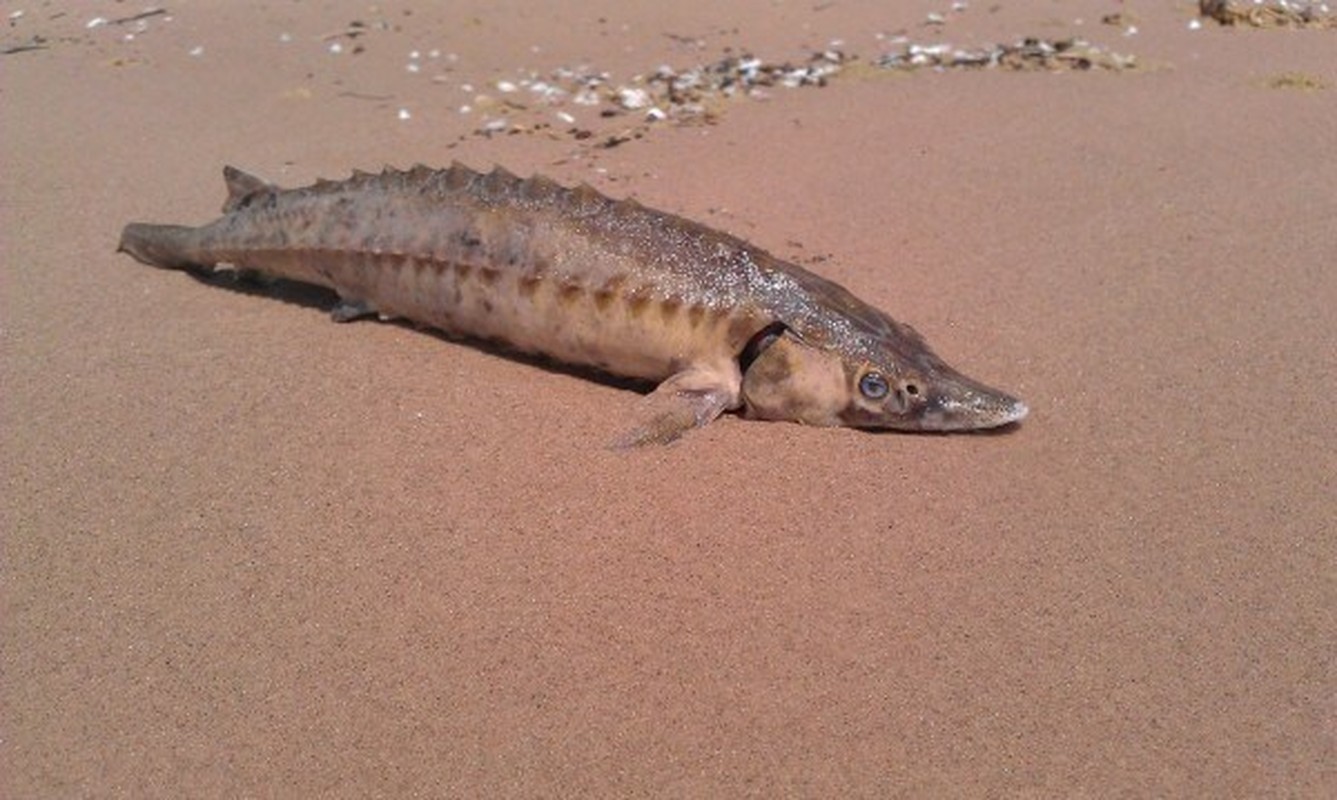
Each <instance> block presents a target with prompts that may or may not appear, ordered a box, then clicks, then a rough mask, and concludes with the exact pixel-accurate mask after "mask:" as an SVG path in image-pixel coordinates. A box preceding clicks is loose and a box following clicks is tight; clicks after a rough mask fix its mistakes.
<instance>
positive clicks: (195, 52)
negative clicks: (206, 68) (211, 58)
mask: <svg viewBox="0 0 1337 800" xmlns="http://www.w3.org/2000/svg"><path fill="white" fill-rule="evenodd" d="M190 54H191V55H192V56H195V57H196V58H198V57H200V56H202V55H204V45H201V44H197V45H195V46H194V47H192V48H190Z"/></svg>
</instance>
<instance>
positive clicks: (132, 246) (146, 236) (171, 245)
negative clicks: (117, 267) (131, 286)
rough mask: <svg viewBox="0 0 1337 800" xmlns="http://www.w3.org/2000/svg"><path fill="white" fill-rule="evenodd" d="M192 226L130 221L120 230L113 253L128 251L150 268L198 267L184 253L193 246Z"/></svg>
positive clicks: (194, 230) (193, 229) (193, 232)
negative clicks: (115, 251) (119, 242)
mask: <svg viewBox="0 0 1337 800" xmlns="http://www.w3.org/2000/svg"><path fill="white" fill-rule="evenodd" d="M195 236H196V229H195V228H188V227H186V226H184V225H147V224H145V223H142V222H132V223H130V224H129V225H126V226H125V229H124V230H122V231H121V244H120V245H119V246H118V247H117V248H116V250H117V252H120V253H129V254H130V255H132V256H134V257H135V258H137V259H139V260H140V261H142V262H144V263H145V264H148V265H149V266H153V267H163V268H165V269H202V268H203V265H201V264H199V263H197V262H196V261H194V260H192V259H191V258H190V257H189V256H187V253H189V252H190V251H191V250H192V249H194V248H193V245H194V239H195Z"/></svg>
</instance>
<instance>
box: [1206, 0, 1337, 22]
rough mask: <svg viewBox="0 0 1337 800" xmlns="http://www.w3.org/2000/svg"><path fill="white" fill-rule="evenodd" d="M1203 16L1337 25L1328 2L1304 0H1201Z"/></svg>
mask: <svg viewBox="0 0 1337 800" xmlns="http://www.w3.org/2000/svg"><path fill="white" fill-rule="evenodd" d="M1198 9H1199V11H1200V12H1201V13H1202V16H1204V17H1208V18H1210V19H1214V20H1216V21H1217V22H1219V23H1221V24H1222V25H1229V26H1237V25H1248V26H1251V27H1254V28H1337V10H1335V9H1334V8H1333V6H1332V5H1330V4H1329V3H1326V2H1324V3H1313V2H1305V0H1200V2H1199V3H1198Z"/></svg>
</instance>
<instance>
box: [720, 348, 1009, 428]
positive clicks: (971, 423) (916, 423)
mask: <svg viewBox="0 0 1337 800" xmlns="http://www.w3.org/2000/svg"><path fill="white" fill-rule="evenodd" d="M904 330H905V332H906V335H905V336H904V337H901V338H898V339H895V340H889V341H887V342H886V343H885V344H883V345H882V346H871V347H861V348H859V349H858V350H857V352H856V354H850V353H848V352H845V351H844V350H843V349H842V348H839V347H833V346H821V345H817V344H813V343H810V342H807V341H805V340H804V339H803V338H802V337H800V336H798V335H797V334H796V333H794V332H793V331H791V330H789V329H784V330H783V331H780V332H778V333H775V334H773V335H772V336H771V337H770V339H769V341H762V345H764V346H763V347H760V348H758V352H757V353H756V354H755V356H754V357H752V358H751V360H750V363H748V364H747V366H746V370H745V371H744V373H743V385H742V398H743V404H744V408H745V413H746V415H747V416H749V417H753V418H756V419H776V420H791V421H794V422H802V423H805V424H809V425H823V426H847V427H852V428H875V429H887V430H901V431H966V430H980V429H984V428H996V427H999V426H1001V425H1007V424H1009V423H1012V422H1017V421H1018V420H1020V419H1022V418H1023V417H1025V416H1026V414H1027V411H1028V409H1027V407H1026V404H1025V403H1023V402H1022V401H1020V400H1018V399H1017V398H1015V397H1013V396H1011V395H1009V394H1007V393H1006V392H1002V391H999V390H997V389H993V388H990V387H988V386H985V385H984V384H982V383H979V382H978V381H975V380H972V379H970V378H967V377H966V376H964V375H962V374H961V373H959V372H957V371H956V370H954V369H952V368H951V367H950V366H948V365H947V364H946V363H944V362H943V361H942V360H941V359H940V358H938V357H937V356H936V355H934V354H933V352H932V351H931V350H929V349H928V348H927V346H926V345H924V344H923V341H922V340H921V339H919V338H918V335H917V334H914V332H913V331H912V330H910V329H909V328H908V327H905V328H904Z"/></svg>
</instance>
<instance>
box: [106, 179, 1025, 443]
mask: <svg viewBox="0 0 1337 800" xmlns="http://www.w3.org/2000/svg"><path fill="white" fill-rule="evenodd" d="M223 177H224V180H225V181H226V184H227V190H228V197H227V201H226V203H225V204H224V206H223V216H222V217H221V218H219V219H217V220H216V221H214V222H211V223H209V224H207V225H203V226H200V227H186V226H180V225H150V224H144V223H132V224H130V225H127V226H126V227H125V229H124V231H123V233H122V234H121V241H120V247H119V250H120V251H122V252H125V253H128V254H130V255H131V256H133V257H134V258H136V259H138V260H139V261H142V262H144V263H146V264H150V265H153V266H157V267H164V268H170V269H184V270H195V271H204V272H212V271H213V270H214V269H216V268H218V266H219V265H220V264H227V265H231V266H232V267H233V268H234V269H236V270H238V271H239V272H247V273H258V274H260V275H264V276H269V277H277V278H285V279H289V280H293V281H300V282H305V283H311V284H316V285H319V286H323V287H327V288H329V289H332V290H333V291H334V292H335V293H337V294H338V296H339V298H340V300H339V303H338V304H337V305H336V306H335V308H334V309H333V311H332V316H333V318H334V319H335V320H336V321H341V322H346V321H350V320H353V319H356V318H358V317H362V316H365V315H379V316H380V317H381V318H383V319H386V318H404V319H407V320H409V321H411V322H414V323H417V324H420V325H425V326H430V327H432V328H437V329H439V330H441V331H443V332H445V333H447V334H452V335H457V336H466V337H476V338H479V339H487V340H495V341H498V342H501V343H503V344H505V345H509V346H510V347H512V348H515V349H516V350H519V351H522V352H527V353H536V354H541V355H544V356H547V357H550V358H553V359H556V360H558V361H563V362H568V363H570V364H575V365H583V366H587V367H593V368H596V369H599V370H603V371H605V372H608V373H611V374H613V375H618V376H624V377H629V378H638V379H645V380H649V381H655V382H658V386H657V388H655V389H654V391H652V392H651V393H650V394H649V395H647V396H646V398H645V399H644V400H643V403H644V406H645V407H644V408H643V409H642V414H641V416H640V417H639V418H638V424H637V425H636V427H635V428H633V429H632V430H631V431H630V432H629V433H627V434H625V435H624V436H623V437H622V438H621V439H620V440H619V442H618V444H620V445H624V446H633V445H640V444H647V443H667V442H671V441H673V440H675V439H677V438H678V437H680V436H681V435H683V434H684V433H686V432H687V431H690V430H692V429H693V428H696V427H700V426H703V425H706V424H707V423H709V422H710V421H712V420H714V419H715V418H717V417H718V416H720V415H721V414H722V413H724V412H726V411H738V410H741V411H742V413H743V415H744V416H746V417H749V418H754V419H768V420H791V421H794V422H800V423H806V424H809V425H820V426H838V425H843V426H850V427H857V428H871V429H895V430H903V431H953V430H973V429H982V428H993V427H997V426H1002V425H1007V424H1009V423H1014V422H1016V421H1018V420H1020V419H1022V418H1023V417H1025V416H1026V413H1027V407H1026V404H1025V403H1023V402H1021V401H1020V400H1018V399H1017V398H1015V397H1012V396H1011V395H1009V394H1007V393H1005V392H1002V391H999V390H997V389H992V388H990V387H988V386H986V385H984V384H982V383H979V382H978V381H974V380H971V379H970V378H967V377H965V376H964V375H962V374H961V373H959V372H957V371H956V370H954V369H953V368H951V367H949V366H948V365H947V364H946V363H945V362H944V361H943V360H942V359H940V358H939V357H938V356H937V355H935V354H934V353H933V351H932V350H930V349H929V347H928V345H927V344H925V342H924V339H923V338H922V337H921V336H920V335H919V334H918V333H917V332H916V331H915V330H914V329H913V328H911V327H910V326H909V325H906V324H904V323H901V322H897V321H896V320H893V319H892V318H891V317H890V316H888V315H887V314H885V313H883V312H882V311H879V310H878V309H876V308H874V307H873V306H871V305H869V304H867V303H865V302H863V301H862V300H859V299H858V298H856V297H855V296H854V295H853V294H851V293H850V292H849V291H847V290H846V289H845V288H844V287H842V286H840V285H838V284H836V283H834V282H832V281H829V280H826V279H825V278H822V277H819V276H817V275H815V274H813V273H811V272H809V271H808V270H805V269H803V268H802V267H799V266H798V265H796V264H792V263H789V262H786V261H783V260H781V259H779V258H776V257H775V256H772V255H771V254H769V253H767V252H766V251H764V250H762V249H760V248H758V247H755V246H753V245H751V244H749V243H748V242H746V241H744V240H742V239H740V238H737V237H735V236H731V235H729V234H727V233H723V232H721V231H717V230H714V229H711V228H708V227H706V226H704V225H701V224H699V223H696V222H692V221H690V220H687V219H684V218H682V217H679V216H676V215H673V214H669V213H665V212H662V211H656V210H653V209H650V208H646V207H645V206H642V205H641V204H639V203H637V202H636V201H634V200H630V199H626V200H614V199H612V198H609V197H607V196H605V195H603V194H601V193H600V192H598V191H597V190H595V189H593V188H591V187H590V186H588V185H585V184H581V185H580V186H577V187H576V188H574V189H568V188H564V187H562V186H560V185H558V184H557V183H555V182H553V181H551V180H549V179H547V178H544V177H542V176H535V177H531V178H527V179H521V178H519V177H517V176H515V175H513V174H511V173H510V172H507V171H506V170H504V169H502V168H500V167H497V168H495V169H493V170H492V171H491V172H488V173H480V172H476V171H474V170H472V169H469V168H468V167H466V166H464V165H462V164H459V163H458V162H457V163H455V164H453V165H452V166H451V167H450V168H448V169H443V170H435V169H429V168H427V167H424V166H417V167H414V168H412V169H410V170H407V171H403V170H396V169H390V168H387V169H386V170H384V171H383V172H380V173H379V174H373V173H366V172H360V171H358V172H354V173H353V175H352V177H351V178H349V179H347V180H342V181H329V180H321V181H317V182H316V183H315V184H314V185H311V186H307V187H304V188H299V189H291V190H285V189H280V188H278V187H277V186H274V185H272V184H269V183H267V182H265V181H263V180H261V179H259V178H256V177H254V176H252V175H248V174H246V173H245V172H242V171H241V170H238V169H235V168H233V167H226V168H224V170H223Z"/></svg>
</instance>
